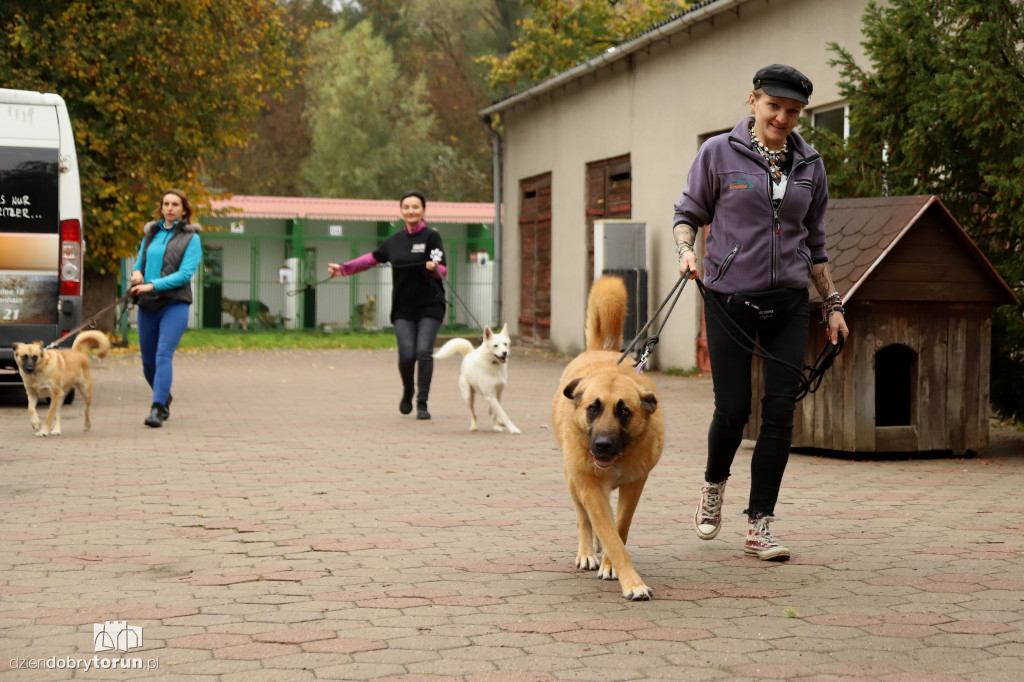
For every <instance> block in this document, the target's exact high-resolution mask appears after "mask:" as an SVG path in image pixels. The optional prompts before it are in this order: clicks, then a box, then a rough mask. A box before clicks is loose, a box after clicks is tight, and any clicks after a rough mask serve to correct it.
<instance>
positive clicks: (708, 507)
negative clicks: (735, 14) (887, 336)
mask: <svg viewBox="0 0 1024 682" xmlns="http://www.w3.org/2000/svg"><path fill="white" fill-rule="evenodd" d="M811 91H812V85H811V81H810V80H808V78H807V77H806V76H805V75H803V74H802V73H800V72H799V71H797V70H796V69H794V68H793V67H791V66H785V65H783V64H772V65H770V66H766V67H764V68H763V69H760V70H759V71H758V72H757V73H756V74H755V75H754V90H753V91H752V92H751V93H750V95H749V96H748V102H749V104H750V110H751V113H752V114H753V115H752V116H750V117H748V118H745V119H743V120H742V121H740V122H739V123H738V124H737V125H736V127H735V128H733V129H732V131H731V132H728V133H724V134H722V135H717V136H715V137H713V138H711V139H709V140H708V141H707V142H705V143H704V144H703V145H702V146H701V148H700V151H699V152H698V153H697V158H696V160H695V161H694V163H693V166H692V167H691V168H690V173H689V176H688V178H687V187H686V190H685V191H684V192H683V196H682V198H681V199H680V200H679V202H678V203H677V204H676V205H675V218H674V220H673V228H672V232H673V235H674V236H675V242H676V253H677V254H678V256H679V272H680V274H689V275H690V277H693V278H696V276H697V256H696V254H695V253H694V250H693V246H694V243H695V240H696V237H697V228H698V227H700V226H702V225H706V226H708V230H707V233H706V235H705V238H704V243H705V248H706V252H707V255H706V256H705V258H704V283H705V286H706V288H707V290H708V296H710V297H714V299H715V300H716V301H717V302H718V303H719V304H721V305H717V304H714V305H705V307H704V317H705V324H706V327H707V341H708V354H709V355H710V359H711V376H712V380H713V382H714V388H715V412H714V416H713V417H712V419H711V426H710V428H709V429H708V461H707V469H706V470H705V472H704V480H705V483H704V485H703V487H702V489H701V500H700V503H699V504H698V506H697V511H696V513H695V514H694V526H695V527H696V530H697V536H698V537H700V538H701V539H703V540H710V539H711V538H713V537H715V536H716V535H718V531H719V530H720V529H721V524H722V501H723V497H724V494H725V484H726V482H727V481H728V479H729V473H730V469H731V467H732V462H733V458H734V457H735V455H736V450H737V449H738V448H739V445H740V441H741V440H742V437H743V429H744V427H745V426H746V423H747V420H748V418H749V417H750V396H751V381H750V359H751V351H750V350H749V349H748V348H745V347H744V345H743V344H741V343H739V342H738V341H737V340H736V339H735V338H734V336H738V334H737V332H736V331H735V329H734V327H733V326H732V325H733V322H732V321H730V320H728V319H726V318H725V314H726V312H728V314H729V316H730V317H731V318H732V320H733V321H735V322H736V323H738V324H739V325H740V326H741V327H742V329H743V331H745V332H746V333H747V335H748V336H750V337H754V336H755V335H756V337H757V340H758V343H760V345H761V347H762V348H764V349H765V350H766V351H767V352H768V353H770V354H771V355H773V356H775V357H777V358H780V359H781V360H784V361H786V362H788V363H790V364H793V365H796V366H798V367H802V366H803V365H804V354H805V352H806V350H807V327H808V324H809V322H808V320H809V316H810V312H809V307H810V306H809V302H808V294H807V286H808V284H809V283H811V282H813V284H814V286H815V288H816V289H817V291H818V293H819V294H820V295H821V298H822V301H824V304H823V305H822V320H823V322H824V324H825V325H826V326H827V327H828V330H827V334H828V337H829V339H830V340H831V341H832V343H833V344H835V343H837V342H838V338H839V334H840V333H842V334H844V335H848V334H849V333H850V330H849V329H848V328H847V326H846V320H845V318H844V317H843V313H844V312H845V311H844V309H843V305H842V299H841V298H840V296H839V293H838V292H837V291H836V289H835V286H834V285H833V283H832V277H831V276H830V275H829V269H828V256H827V255H826V253H825V209H826V206H827V205H828V183H827V180H826V177H825V166H824V164H823V163H822V161H821V157H820V156H819V155H818V153H817V152H816V151H815V150H814V149H813V148H812V147H810V146H809V145H808V144H807V143H806V142H804V140H803V138H802V137H800V135H799V134H798V133H796V132H795V131H794V130H793V128H794V127H795V126H796V124H797V120H798V119H799V118H800V113H801V111H803V108H804V105H806V104H807V99H808V97H810V95H811ZM712 303H714V301H712ZM751 304H753V306H758V307H759V308H760V310H757V312H758V313H759V314H754V315H753V316H749V313H750V312H751V311H752V310H756V309H755V308H753V306H752V305H751ZM759 304H760V305H759ZM769 310H770V311H771V314H766V313H767V312H768V311H769ZM763 366H764V398H763V399H762V400H761V431H760V433H759V434H758V438H757V444H756V445H755V446H754V453H753V457H752V458H751V462H750V479H751V481H750V499H749V503H748V506H747V509H746V511H745V513H746V515H747V537H746V542H745V545H744V552H745V553H746V554H748V555H751V556H755V557H758V558H760V559H787V558H789V555H790V552H789V550H788V549H787V548H785V547H783V546H782V545H780V544H779V543H778V542H777V541H776V540H775V539H774V538H773V537H772V534H771V531H770V530H769V523H770V522H771V521H774V520H775V519H774V516H773V514H774V512H775V503H776V501H777V500H778V496H779V488H780V486H781V485H782V476H783V473H784V472H785V470H786V463H787V461H788V460H789V450H790V445H791V444H792V436H793V413H794V411H795V410H796V400H795V398H796V395H797V392H798V380H797V379H796V377H794V376H793V374H792V373H790V372H789V371H787V370H786V369H784V368H783V367H782V366H781V365H779V364H778V363H776V362H772V361H770V360H769V361H765V362H764V363H763Z"/></svg>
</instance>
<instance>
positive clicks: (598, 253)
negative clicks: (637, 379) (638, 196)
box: [594, 220, 650, 348]
mask: <svg viewBox="0 0 1024 682" xmlns="http://www.w3.org/2000/svg"><path fill="white" fill-rule="evenodd" d="M648 272H650V263H649V262H648V253H647V223H637V222H633V221H629V220H596V221H594V277H595V278H597V277H600V276H601V275H618V276H619V277H621V278H622V279H623V281H625V283H626V292H627V294H628V296H629V298H628V306H629V309H628V311H627V313H626V325H625V327H624V328H623V330H622V333H623V337H624V339H625V342H626V344H627V345H628V344H629V342H630V341H632V340H633V339H634V338H635V337H636V335H637V333H638V332H639V331H640V330H641V329H642V328H643V326H644V325H645V324H647V319H648V315H647V310H648V307H647V306H648V303H647V289H648V285H647V273H648ZM640 346H641V344H640V343H638V344H637V348H639V347H640Z"/></svg>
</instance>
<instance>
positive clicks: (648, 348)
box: [634, 334, 659, 374]
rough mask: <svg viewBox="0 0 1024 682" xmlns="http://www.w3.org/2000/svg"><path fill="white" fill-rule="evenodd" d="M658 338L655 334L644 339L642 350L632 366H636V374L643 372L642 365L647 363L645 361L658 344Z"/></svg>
mask: <svg viewBox="0 0 1024 682" xmlns="http://www.w3.org/2000/svg"><path fill="white" fill-rule="evenodd" d="M658 340H659V339H658V335H657V334H655V335H653V336H649V337H648V338H647V340H646V341H644V350H643V352H642V353H641V354H640V359H639V360H638V361H637V363H636V364H635V365H634V367H636V373H637V374H643V373H644V367H645V366H646V365H647V361H648V360H649V359H650V357H651V353H652V352H653V351H654V347H655V346H656V345H658Z"/></svg>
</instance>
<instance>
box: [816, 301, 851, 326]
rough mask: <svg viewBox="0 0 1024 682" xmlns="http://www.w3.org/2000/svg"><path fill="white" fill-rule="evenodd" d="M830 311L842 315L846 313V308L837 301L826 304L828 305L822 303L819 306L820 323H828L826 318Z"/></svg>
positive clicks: (830, 313)
mask: <svg viewBox="0 0 1024 682" xmlns="http://www.w3.org/2000/svg"><path fill="white" fill-rule="evenodd" d="M832 313H842V314H843V315H845V314H846V308H844V307H843V306H842V305H841V304H839V303H836V304H833V305H828V306H826V305H823V306H822V307H821V323H822V324H828V318H829V317H830V316H831V315H832Z"/></svg>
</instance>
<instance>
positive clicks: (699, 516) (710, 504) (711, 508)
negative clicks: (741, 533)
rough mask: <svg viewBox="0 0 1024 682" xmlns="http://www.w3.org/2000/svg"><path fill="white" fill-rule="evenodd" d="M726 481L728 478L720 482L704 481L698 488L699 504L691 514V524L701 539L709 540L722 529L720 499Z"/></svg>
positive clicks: (721, 499)
mask: <svg viewBox="0 0 1024 682" xmlns="http://www.w3.org/2000/svg"><path fill="white" fill-rule="evenodd" d="M727 482H728V479H726V480H725V481H722V482H721V483H705V484H704V485H703V487H701V489H700V504H698V505H697V512H696V513H695V514H694V515H693V526H694V528H696V529H697V537H699V538H700V539H701V540H710V539H711V538H713V537H715V536H716V535H718V531H720V530H721V529H722V501H723V499H725V484H726V483H727Z"/></svg>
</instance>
